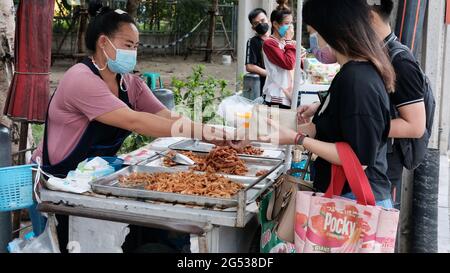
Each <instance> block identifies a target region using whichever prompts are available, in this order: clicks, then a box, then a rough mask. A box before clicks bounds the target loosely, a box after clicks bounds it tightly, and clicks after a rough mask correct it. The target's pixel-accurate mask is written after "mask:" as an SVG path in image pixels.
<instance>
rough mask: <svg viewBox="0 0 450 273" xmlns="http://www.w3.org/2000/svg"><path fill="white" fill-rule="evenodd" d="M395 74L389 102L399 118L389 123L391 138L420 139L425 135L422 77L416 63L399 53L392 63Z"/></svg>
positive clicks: (404, 54)
mask: <svg viewBox="0 0 450 273" xmlns="http://www.w3.org/2000/svg"><path fill="white" fill-rule="evenodd" d="M392 64H393V66H394V68H395V72H396V74H397V81H396V86H395V92H394V93H393V94H392V95H391V102H392V103H393V104H394V107H395V108H396V109H397V111H398V113H399V116H398V118H396V119H393V120H392V121H391V130H390V132H389V137H391V138H421V137H422V136H423V134H424V133H425V127H426V111H425V104H424V102H423V98H424V93H423V92H424V77H423V74H422V71H421V69H420V67H419V65H418V63H417V62H416V61H415V60H414V59H413V56H410V55H409V53H408V52H403V53H400V54H399V56H398V57H396V58H395V60H394V61H393V63H392Z"/></svg>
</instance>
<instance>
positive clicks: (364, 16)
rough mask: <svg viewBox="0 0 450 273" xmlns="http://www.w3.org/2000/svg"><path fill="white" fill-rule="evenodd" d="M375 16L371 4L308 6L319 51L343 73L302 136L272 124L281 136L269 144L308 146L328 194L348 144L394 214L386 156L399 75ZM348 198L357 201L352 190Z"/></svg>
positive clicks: (324, 1)
mask: <svg viewBox="0 0 450 273" xmlns="http://www.w3.org/2000/svg"><path fill="white" fill-rule="evenodd" d="M370 12H371V8H370V6H369V5H368V4H367V3H366V2H365V1H353V0H340V1H335V0H313V1H312V0H310V1H307V2H305V5H304V7H303V19H304V23H305V24H306V25H307V26H308V31H309V33H310V35H311V37H312V38H314V37H315V39H317V44H318V48H317V50H325V49H326V50H329V49H331V53H333V54H335V56H336V59H337V61H338V63H339V64H340V65H341V70H340V72H339V73H338V74H337V75H336V77H335V78H334V80H333V82H332V84H331V86H330V90H329V91H330V92H329V95H328V96H327V98H326V100H325V102H324V103H323V104H322V105H320V106H319V108H318V110H317V111H316V113H315V115H314V118H313V120H312V122H311V123H306V124H303V125H301V126H300V128H299V129H300V130H299V132H296V131H294V130H291V129H286V128H282V127H280V126H279V125H277V124H276V123H274V122H273V121H271V122H270V123H271V124H272V126H274V127H275V129H276V130H275V134H276V136H275V135H274V136H269V138H270V137H273V138H275V139H277V140H278V143H279V144H297V145H302V146H303V147H304V148H305V149H306V150H308V151H310V152H312V153H314V154H316V155H317V156H318V158H317V160H316V161H315V170H316V175H315V177H314V187H315V188H316V189H318V190H319V191H322V192H324V191H325V190H326V189H327V188H328V186H329V184H330V181H331V167H332V165H333V164H334V165H341V164H342V162H341V159H340V158H339V155H338V153H337V150H336V143H337V142H346V143H348V144H349V145H350V147H351V148H352V149H353V151H354V152H355V154H356V156H357V157H358V159H359V161H360V162H361V164H362V165H363V168H364V170H365V173H366V175H367V178H368V180H369V183H370V185H371V188H372V191H373V193H374V196H375V199H376V202H377V205H379V206H383V207H385V208H392V201H391V184H390V181H389V179H388V177H387V174H386V173H387V159H386V153H387V146H388V145H387V142H388V135H389V131H390V121H391V118H390V107H389V105H390V104H389V94H391V93H392V92H393V91H394V89H395V72H394V68H393V67H392V64H391V63H390V61H389V58H388V56H387V55H386V54H385V53H384V51H383V48H382V44H381V43H380V42H379V39H378V37H377V35H376V33H375V31H374V30H373V29H372V27H371V22H370V19H369V17H370V16H369V15H370ZM277 137H278V138H277ZM343 196H345V197H348V198H354V195H353V194H352V193H351V192H350V191H349V187H348V186H347V187H346V189H345V190H344V192H343Z"/></svg>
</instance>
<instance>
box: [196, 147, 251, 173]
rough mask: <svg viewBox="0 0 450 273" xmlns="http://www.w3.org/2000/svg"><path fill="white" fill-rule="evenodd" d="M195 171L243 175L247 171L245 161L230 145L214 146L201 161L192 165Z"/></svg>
mask: <svg viewBox="0 0 450 273" xmlns="http://www.w3.org/2000/svg"><path fill="white" fill-rule="evenodd" d="M193 170H195V171H201V172H211V173H216V172H219V173H226V174H234V175H245V174H246V173H247V172H248V168H247V166H245V162H244V161H243V160H242V159H240V158H239V157H238V154H237V152H236V151H235V150H234V149H233V148H231V147H226V146H224V147H216V148H214V149H213V150H211V151H210V152H209V154H208V156H207V157H206V158H205V160H204V161H203V162H198V163H197V165H196V166H194V167H193Z"/></svg>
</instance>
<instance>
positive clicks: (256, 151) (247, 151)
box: [236, 145, 264, 155]
mask: <svg viewBox="0 0 450 273" xmlns="http://www.w3.org/2000/svg"><path fill="white" fill-rule="evenodd" d="M236 152H238V153H239V154H244V155H262V154H263V153H264V150H263V149H260V148H256V147H253V146H252V145H247V146H245V147H244V148H243V149H242V150H236Z"/></svg>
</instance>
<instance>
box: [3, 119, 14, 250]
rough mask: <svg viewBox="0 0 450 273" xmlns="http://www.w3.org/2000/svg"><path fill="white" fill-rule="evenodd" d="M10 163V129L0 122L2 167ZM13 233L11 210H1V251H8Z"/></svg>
mask: <svg viewBox="0 0 450 273" xmlns="http://www.w3.org/2000/svg"><path fill="white" fill-rule="evenodd" d="M10 165H11V137H10V134H9V129H8V128H6V127H5V126H3V125H1V124H0V167H5V166H10ZM0 183H1V181H0ZM11 233H12V227H11V212H0V253H5V252H6V246H7V245H8V243H9V242H10V241H11V240H12V237H11Z"/></svg>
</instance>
